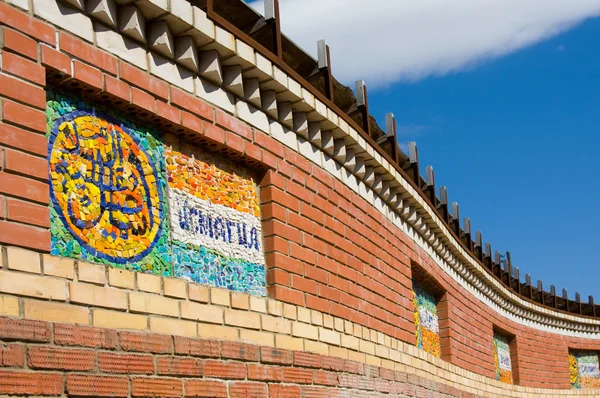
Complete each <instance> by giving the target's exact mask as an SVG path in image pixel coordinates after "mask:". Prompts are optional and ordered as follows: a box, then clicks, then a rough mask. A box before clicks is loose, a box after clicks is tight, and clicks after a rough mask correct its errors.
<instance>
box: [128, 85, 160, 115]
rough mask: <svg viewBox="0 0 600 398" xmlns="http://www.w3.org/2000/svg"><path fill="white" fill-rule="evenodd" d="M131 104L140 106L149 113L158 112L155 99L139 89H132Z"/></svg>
mask: <svg viewBox="0 0 600 398" xmlns="http://www.w3.org/2000/svg"><path fill="white" fill-rule="evenodd" d="M131 103H132V104H134V105H137V106H139V107H140V108H143V109H146V110H147V111H149V112H152V113H154V112H156V103H155V101H154V97H153V96H151V95H150V94H148V93H145V92H143V91H140V90H138V89H137V88H135V87H133V88H131Z"/></svg>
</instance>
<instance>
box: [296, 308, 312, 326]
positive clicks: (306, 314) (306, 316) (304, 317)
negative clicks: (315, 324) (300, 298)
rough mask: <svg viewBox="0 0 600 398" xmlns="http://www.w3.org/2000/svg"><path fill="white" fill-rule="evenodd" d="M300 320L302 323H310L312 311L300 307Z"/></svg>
mask: <svg viewBox="0 0 600 398" xmlns="http://www.w3.org/2000/svg"><path fill="white" fill-rule="evenodd" d="M298 320H299V321H300V322H306V323H310V310H309V309H308V308H304V307H298Z"/></svg>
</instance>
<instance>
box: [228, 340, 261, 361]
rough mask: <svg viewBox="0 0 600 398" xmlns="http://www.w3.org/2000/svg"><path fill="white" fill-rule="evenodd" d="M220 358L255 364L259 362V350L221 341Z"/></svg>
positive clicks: (253, 346) (249, 346)
mask: <svg viewBox="0 0 600 398" xmlns="http://www.w3.org/2000/svg"><path fill="white" fill-rule="evenodd" d="M221 357H222V358H231V359H241V360H244V361H252V362H257V361H259V360H260V349H259V347H258V346H255V345H250V344H244V343H238V342H234V341H223V342H222V343H221Z"/></svg>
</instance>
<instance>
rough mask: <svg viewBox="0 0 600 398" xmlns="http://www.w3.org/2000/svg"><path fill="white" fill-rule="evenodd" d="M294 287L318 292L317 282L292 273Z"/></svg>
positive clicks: (314, 292)
mask: <svg viewBox="0 0 600 398" xmlns="http://www.w3.org/2000/svg"><path fill="white" fill-rule="evenodd" d="M292 288H293V289H298V290H301V291H303V292H307V293H312V294H317V282H315V281H311V280H310V279H306V278H304V277H303V276H299V275H292Z"/></svg>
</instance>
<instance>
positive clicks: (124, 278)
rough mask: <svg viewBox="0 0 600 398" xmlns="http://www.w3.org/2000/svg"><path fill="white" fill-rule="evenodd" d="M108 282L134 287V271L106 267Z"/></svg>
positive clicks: (119, 285)
mask: <svg viewBox="0 0 600 398" xmlns="http://www.w3.org/2000/svg"><path fill="white" fill-rule="evenodd" d="M108 283H109V284H110V285H111V286H116V287H122V288H124V289H131V290H133V289H135V273H133V272H131V271H128V270H126V269H120V268H115V267H109V268H108Z"/></svg>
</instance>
